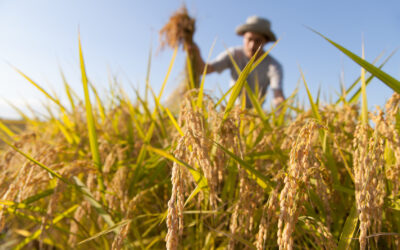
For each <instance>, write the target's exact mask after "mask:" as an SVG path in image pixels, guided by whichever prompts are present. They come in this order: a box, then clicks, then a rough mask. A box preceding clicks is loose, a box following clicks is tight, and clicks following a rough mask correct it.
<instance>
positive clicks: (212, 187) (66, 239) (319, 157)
mask: <svg viewBox="0 0 400 250" xmlns="http://www.w3.org/2000/svg"><path fill="white" fill-rule="evenodd" d="M325 39H327V40H328V41H329V42H330V43H332V44H333V45H335V46H336V47H338V48H339V49H340V50H342V51H344V53H346V54H347V55H349V56H350V57H351V58H352V59H353V60H354V61H355V62H357V63H359V64H360V65H361V66H362V67H364V68H365V69H366V70H367V71H369V72H370V73H371V77H377V78H379V79H381V80H382V81H383V82H384V83H385V84H387V85H388V86H389V87H391V88H393V90H394V94H393V96H392V97H391V98H390V99H389V100H388V101H387V104H386V106H385V107H381V108H379V109H377V110H370V111H369V110H367V109H366V107H367V106H366V105H365V102H366V99H365V98H364V99H362V100H363V102H362V103H361V108H360V104H359V102H358V99H359V97H360V95H356V96H354V97H350V98H349V97H348V95H347V94H348V92H350V89H347V90H344V91H343V95H342V96H340V97H339V98H338V101H337V102H335V103H331V104H325V105H321V104H320V103H321V102H320V101H319V99H318V98H317V99H314V98H313V97H312V96H311V94H310V91H309V90H308V85H307V82H306V79H305V78H306V77H305V76H304V75H302V78H303V83H304V86H305V88H306V90H307V91H308V97H309V103H310V105H309V107H310V108H305V107H303V106H302V105H299V104H297V103H298V99H297V96H296V91H295V92H294V93H293V94H292V95H291V96H290V97H289V98H288V99H287V100H286V102H285V103H284V104H283V106H282V107H279V111H280V112H277V110H275V109H272V110H270V111H264V110H262V108H261V106H260V104H259V103H258V100H257V98H255V97H254V94H253V95H252V93H251V91H250V90H249V89H247V91H248V92H249V96H250V98H251V97H254V98H251V101H252V102H253V104H254V105H253V106H254V107H255V108H253V109H251V110H248V109H244V108H242V106H241V105H235V101H236V98H241V97H240V94H239V93H240V92H241V91H242V89H246V76H247V74H248V73H249V72H250V71H251V70H252V69H254V67H255V66H256V64H257V62H256V61H254V59H253V60H251V61H250V63H249V65H248V66H246V68H244V69H243V70H242V71H241V72H240V77H239V79H238V81H237V83H236V85H235V86H234V87H233V88H232V90H230V95H229V94H226V95H224V96H223V97H222V98H220V99H218V98H216V97H214V96H210V95H207V94H205V93H204V92H203V87H204V84H203V83H202V84H200V85H193V86H194V87H193V88H191V89H189V91H187V92H186V93H185V95H184V96H182V102H181V106H180V109H179V111H178V112H176V113H174V112H173V111H171V110H170V109H169V108H168V107H167V106H164V105H163V103H162V101H161V100H162V95H163V90H164V88H165V84H166V83H167V81H168V76H169V72H170V69H171V68H172V66H173V63H174V58H175V56H176V53H177V50H178V49H177V47H175V53H174V55H173V58H172V59H171V63H170V65H169V67H168V68H169V69H168V72H167V74H166V77H165V81H164V83H163V86H162V88H161V90H160V92H159V93H155V92H154V91H153V90H152V88H151V86H150V85H148V84H146V85H147V86H148V91H146V94H145V96H141V95H140V94H139V93H138V91H136V93H137V96H136V99H135V100H132V99H130V98H129V97H128V94H127V91H126V90H124V89H123V88H121V87H120V85H118V83H115V84H114V85H112V86H111V87H110V90H109V92H110V93H112V94H111V95H110V97H109V99H105V100H102V99H100V98H99V96H98V94H97V91H96V89H95V87H94V84H91V83H90V81H89V80H88V77H87V75H86V70H85V62H84V57H83V51H82V49H81V46H79V48H80V50H79V56H80V68H81V73H82V86H83V89H82V90H72V89H71V87H70V85H69V84H68V82H67V80H66V78H65V77H64V83H65V92H66V95H67V96H68V98H69V102H70V103H69V106H66V105H64V104H61V102H60V100H59V99H58V98H57V97H55V96H52V95H51V94H49V93H48V92H47V91H46V90H44V89H43V88H41V87H40V85H39V84H38V83H36V82H35V81H33V80H32V79H30V78H29V77H28V76H26V75H24V74H23V73H22V72H20V73H21V75H22V76H23V77H25V78H26V79H27V80H28V82H30V83H31V84H33V85H34V86H35V87H36V88H37V89H38V90H39V91H41V92H42V93H43V94H44V95H45V96H46V97H47V98H48V99H49V100H50V101H51V103H52V105H53V106H51V107H49V108H48V111H49V114H48V117H49V118H48V119H45V120H39V119H30V118H28V117H29V115H27V114H24V116H23V117H25V128H24V129H23V130H22V131H17V130H16V128H15V127H12V126H10V128H9V127H7V126H6V125H4V124H3V123H0V129H1V139H2V140H3V142H4V143H5V144H7V147H5V146H6V145H4V147H2V150H1V159H0V161H1V164H0V168H1V175H0V187H1V188H0V197H1V199H0V208H1V210H0V232H1V233H0V244H1V248H5V249H8V248H12V249H31V248H55V249H71V248H73V249H165V248H167V249H225V248H228V249H277V248H279V249H336V248H337V249H366V248H370V249H396V248H399V246H400V245H399V244H400V242H399V240H400V238H399V233H398V232H399V231H400V197H399V188H400V146H399V145H400V112H399V104H400V94H399V92H400V91H399V87H400V84H399V82H398V81H397V80H395V79H394V78H392V77H390V76H389V75H387V74H386V73H384V72H383V71H382V70H381V69H380V68H379V67H375V66H373V65H372V64H371V63H368V62H366V61H365V60H364V59H362V58H361V57H358V56H356V55H354V54H353V53H351V52H350V51H348V50H346V49H344V48H343V47H342V46H340V45H338V44H337V43H334V42H333V41H331V40H329V39H328V38H325ZM79 45H80V41H79ZM265 56H266V55H265ZM253 64H254V65H253ZM189 71H190V70H189ZM239 71H240V69H239ZM365 74H366V73H365V72H362V74H361V79H362V84H361V86H360V87H359V89H360V90H361V89H362V88H364V87H365V86H366V84H367V82H368V81H369V80H370V79H369V78H366V77H365ZM202 81H204V78H203V79H202ZM357 82H358V81H356V82H355V84H354V85H353V86H351V88H354V87H355V86H358V85H357ZM197 87H198V88H197ZM78 91H81V92H83V93H84V95H83V96H84V98H83V99H81V98H80V97H79V95H77V94H76V92H78ZM361 92H362V95H361V97H365V91H361ZM228 96H229V98H228ZM93 97H94V98H95V100H96V101H93ZM225 97H227V98H228V99H227V100H226V98H225ZM56 112H58V113H56Z"/></svg>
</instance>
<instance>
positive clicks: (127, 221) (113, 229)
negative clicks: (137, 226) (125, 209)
mask: <svg viewBox="0 0 400 250" xmlns="http://www.w3.org/2000/svg"><path fill="white" fill-rule="evenodd" d="M130 222H131V220H122V221H120V222H118V223H117V224H115V225H114V226H111V227H109V228H107V229H106V230H103V231H101V232H99V233H97V234H95V235H93V236H91V237H89V238H87V239H85V240H82V241H80V242H78V245H81V244H84V243H86V242H88V241H91V240H94V239H96V238H98V237H101V236H103V235H106V234H108V233H110V232H116V231H117V232H118V229H120V228H121V227H122V226H125V225H126V224H128V223H130Z"/></svg>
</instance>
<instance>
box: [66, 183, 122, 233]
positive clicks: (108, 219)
mask: <svg viewBox="0 0 400 250" xmlns="http://www.w3.org/2000/svg"><path fill="white" fill-rule="evenodd" d="M73 180H74V181H75V183H76V185H77V186H78V187H79V189H80V191H81V192H82V193H83V194H84V197H85V200H87V201H88V202H89V203H90V205H91V206H92V207H93V208H94V209H95V210H96V211H97V213H98V214H99V215H100V216H101V217H102V218H103V219H104V221H105V222H106V223H107V224H108V225H109V226H110V227H112V226H114V225H115V223H114V221H113V220H112V217H111V215H109V214H108V213H107V212H106V210H105V209H104V208H103V206H102V205H101V204H100V203H99V202H98V201H96V199H95V198H94V197H93V195H92V193H91V192H90V190H89V188H87V187H86V186H85V184H83V182H82V181H81V180H79V178H78V177H76V176H74V177H73ZM116 232H117V231H116ZM117 233H118V232H117Z"/></svg>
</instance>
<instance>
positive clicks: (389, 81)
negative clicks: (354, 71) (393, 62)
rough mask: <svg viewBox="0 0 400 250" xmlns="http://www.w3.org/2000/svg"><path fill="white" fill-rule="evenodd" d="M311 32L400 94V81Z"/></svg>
mask: <svg viewBox="0 0 400 250" xmlns="http://www.w3.org/2000/svg"><path fill="white" fill-rule="evenodd" d="M310 30H311V31H313V32H314V33H316V34H318V35H320V36H321V37H322V38H324V39H325V40H327V41H328V42H329V43H330V44H332V45H333V46H335V47H336V48H337V49H339V50H340V51H342V52H343V53H344V54H345V55H346V56H348V57H349V58H350V59H351V60H353V61H354V62H355V63H357V64H358V65H360V66H361V67H363V68H364V69H365V70H367V71H368V72H369V73H371V74H372V75H374V76H375V77H376V78H378V79H379V80H381V81H382V82H383V83H385V84H386V85H387V86H388V87H389V88H391V89H393V90H394V91H396V92H397V93H400V81H398V80H396V79H395V78H393V77H392V76H390V75H389V74H387V73H386V72H384V71H383V70H380V69H379V68H377V67H376V66H374V65H373V64H371V63H369V62H367V61H366V60H364V59H362V58H361V57H359V56H357V55H356V54H354V53H353V52H351V51H349V50H348V49H346V48H344V47H342V46H341V45H339V44H337V43H335V42H334V41H332V40H330V39H329V38H327V37H325V36H324V35H322V34H321V33H319V32H318V31H315V30H313V29H311V28H310Z"/></svg>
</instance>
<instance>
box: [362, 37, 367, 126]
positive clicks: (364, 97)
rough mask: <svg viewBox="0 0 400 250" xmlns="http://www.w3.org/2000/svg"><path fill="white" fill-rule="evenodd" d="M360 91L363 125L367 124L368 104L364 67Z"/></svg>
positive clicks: (363, 53)
mask: <svg viewBox="0 0 400 250" xmlns="http://www.w3.org/2000/svg"><path fill="white" fill-rule="evenodd" d="M364 51H365V50H364V39H363V41H362V59H364V58H365V52H364ZM361 93H362V104H361V120H362V123H363V124H364V126H366V125H367V124H368V104H367V89H366V85H365V69H364V68H363V67H361Z"/></svg>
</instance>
